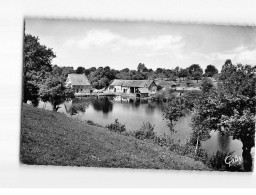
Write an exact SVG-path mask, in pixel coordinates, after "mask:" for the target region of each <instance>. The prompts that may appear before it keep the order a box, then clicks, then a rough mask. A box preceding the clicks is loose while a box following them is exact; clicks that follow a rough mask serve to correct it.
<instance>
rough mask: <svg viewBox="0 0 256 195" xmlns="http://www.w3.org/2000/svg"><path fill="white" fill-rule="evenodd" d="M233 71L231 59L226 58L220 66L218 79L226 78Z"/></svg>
mask: <svg viewBox="0 0 256 195" xmlns="http://www.w3.org/2000/svg"><path fill="white" fill-rule="evenodd" d="M234 71H235V67H234V65H233V64H232V61H231V60H230V59H227V60H226V61H225V63H224V65H223V66H222V69H221V74H220V76H219V80H225V79H227V78H228V77H229V76H231V75H232V74H233V72H234Z"/></svg>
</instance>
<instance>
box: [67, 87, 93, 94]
mask: <svg viewBox="0 0 256 195" xmlns="http://www.w3.org/2000/svg"><path fill="white" fill-rule="evenodd" d="M72 89H73V90H74V92H75V93H89V92H90V89H91V86H90V85H73V86H72Z"/></svg>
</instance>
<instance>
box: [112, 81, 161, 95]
mask: <svg viewBox="0 0 256 195" xmlns="http://www.w3.org/2000/svg"><path fill="white" fill-rule="evenodd" d="M108 90H109V91H111V92H115V93H123V94H135V96H136V97H142V96H143V97H147V96H149V94H150V93H154V92H155V91H156V83H155V81H153V80H121V79H115V80H114V81H113V82H112V83H111V84H110V86H109V87H108Z"/></svg>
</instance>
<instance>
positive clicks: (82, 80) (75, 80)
mask: <svg viewBox="0 0 256 195" xmlns="http://www.w3.org/2000/svg"><path fill="white" fill-rule="evenodd" d="M68 77H69V79H70V81H71V84H72V85H91V84H90V82H89V80H88V78H87V76H85V74H68Z"/></svg>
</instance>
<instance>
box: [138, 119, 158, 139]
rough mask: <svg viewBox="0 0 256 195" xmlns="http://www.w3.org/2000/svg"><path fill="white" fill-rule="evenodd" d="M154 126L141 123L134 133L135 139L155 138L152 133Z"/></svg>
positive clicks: (148, 123)
mask: <svg viewBox="0 0 256 195" xmlns="http://www.w3.org/2000/svg"><path fill="white" fill-rule="evenodd" d="M154 128H155V125H152V124H151V123H150V122H147V123H143V125H142V126H141V127H140V129H139V130H138V131H136V132H135V137H136V138H137V139H141V140H143V139H153V138H154V137H155V133H154Z"/></svg>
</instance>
